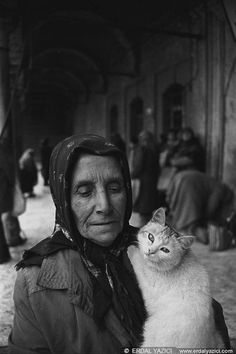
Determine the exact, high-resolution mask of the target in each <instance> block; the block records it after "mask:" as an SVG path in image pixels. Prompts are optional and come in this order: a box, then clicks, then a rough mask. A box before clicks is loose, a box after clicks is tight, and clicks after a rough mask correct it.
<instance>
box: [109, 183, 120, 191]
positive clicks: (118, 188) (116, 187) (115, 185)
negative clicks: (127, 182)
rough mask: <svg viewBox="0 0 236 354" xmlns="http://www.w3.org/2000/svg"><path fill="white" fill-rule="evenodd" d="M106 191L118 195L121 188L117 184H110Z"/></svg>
mask: <svg viewBox="0 0 236 354" xmlns="http://www.w3.org/2000/svg"><path fill="white" fill-rule="evenodd" d="M108 190H109V191H110V192H112V193H119V192H121V190H122V186H121V185H120V184H119V183H111V184H109V186H108Z"/></svg>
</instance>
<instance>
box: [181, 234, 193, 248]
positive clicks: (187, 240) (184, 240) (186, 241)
mask: <svg viewBox="0 0 236 354" xmlns="http://www.w3.org/2000/svg"><path fill="white" fill-rule="evenodd" d="M194 239H195V237H194V236H180V237H178V239H177V240H178V241H179V242H180V244H181V246H182V248H183V249H185V250H186V249H188V248H190V247H191V245H192V243H193V241H194Z"/></svg>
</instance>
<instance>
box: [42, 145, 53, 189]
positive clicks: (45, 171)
mask: <svg viewBox="0 0 236 354" xmlns="http://www.w3.org/2000/svg"><path fill="white" fill-rule="evenodd" d="M51 153H52V147H51V146H50V145H49V138H45V139H43V140H42V141H41V144H40V157H41V164H42V169H41V173H42V176H43V180H44V185H45V186H48V182H49V181H48V179H49V161H50V156H51Z"/></svg>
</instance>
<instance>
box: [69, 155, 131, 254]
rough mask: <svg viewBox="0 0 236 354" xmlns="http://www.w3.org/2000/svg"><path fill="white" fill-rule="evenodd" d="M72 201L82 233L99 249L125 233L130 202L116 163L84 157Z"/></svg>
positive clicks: (74, 176) (75, 178)
mask: <svg viewBox="0 0 236 354" xmlns="http://www.w3.org/2000/svg"><path fill="white" fill-rule="evenodd" d="M70 197H71V199H70V200H71V209H72V212H73V216H74V219H75V223H76V226H77V228H78V231H79V233H80V234H81V235H82V236H83V237H85V238H87V239H89V240H91V241H93V242H95V243H97V244H98V245H101V246H104V247H106V246H110V245H111V244H112V243H113V241H114V240H115V239H116V237H117V236H118V234H119V233H120V232H121V231H122V229H123V224H124V216H125V210H126V201H127V196H126V191H125V186H124V179H123V176H122V172H121V168H120V166H119V163H118V162H117V161H116V159H115V158H113V157H111V156H96V155H89V154H82V155H81V156H80V158H79V160H78V161H77V163H76V165H75V167H74V171H73V174H72V180H71V193H70Z"/></svg>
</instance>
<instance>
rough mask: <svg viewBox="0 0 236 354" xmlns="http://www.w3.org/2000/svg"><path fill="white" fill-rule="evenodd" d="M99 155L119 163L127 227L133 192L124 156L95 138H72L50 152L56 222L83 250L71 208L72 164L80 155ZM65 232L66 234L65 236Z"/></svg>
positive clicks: (50, 173)
mask: <svg viewBox="0 0 236 354" xmlns="http://www.w3.org/2000/svg"><path fill="white" fill-rule="evenodd" d="M84 152H86V153H89V154H92V155H98V156H113V157H114V158H115V159H116V160H117V161H118V163H119V165H120V168H121V172H122V175H123V178H124V184H125V189H126V195H127V204H126V211H125V218H124V229H123V231H126V230H127V228H128V226H129V219H130V216H131V213H132V192H131V181H130V174H129V167H128V163H127V160H126V157H125V155H124V154H123V152H122V151H121V150H119V149H118V148H117V146H115V145H114V144H112V143H110V142H108V141H107V140H106V139H105V138H103V137H100V136H98V135H92V134H87V135H73V136H71V137H69V138H67V139H65V140H63V141H62V142H60V143H59V144H58V145H57V146H56V147H55V148H54V150H53V152H52V155H51V159H50V169H49V184H50V188H51V193H52V197H53V201H54V204H55V206H56V223H57V227H61V228H62V229H63V230H64V231H66V233H68V234H69V235H70V237H71V238H72V239H73V240H74V241H75V242H76V243H77V244H78V246H79V248H80V250H81V251H82V243H83V242H84V241H85V239H84V238H83V237H82V236H81V235H79V233H78V230H77V228H76V226H75V223H74V220H73V217H72V213H71V207H70V188H71V177H72V173H73V169H74V166H75V163H76V162H77V161H78V158H79V156H80V155H81V153H84ZM66 233H65V234H66Z"/></svg>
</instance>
